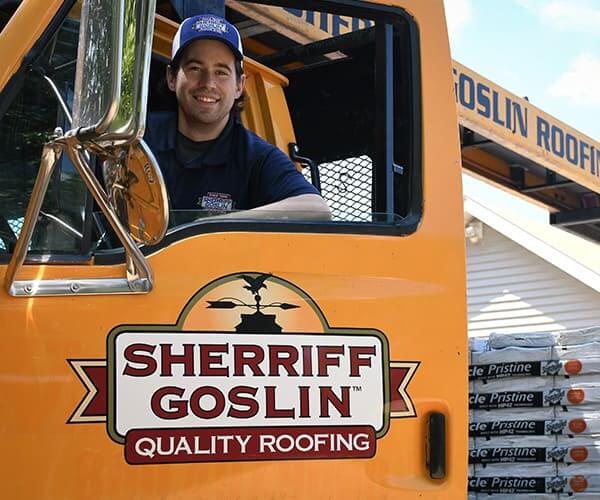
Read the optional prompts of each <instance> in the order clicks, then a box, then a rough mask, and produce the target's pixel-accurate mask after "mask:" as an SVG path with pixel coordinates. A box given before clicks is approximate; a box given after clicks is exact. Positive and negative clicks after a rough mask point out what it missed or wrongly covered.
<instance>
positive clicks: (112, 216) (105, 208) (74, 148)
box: [65, 131, 152, 292]
mask: <svg viewBox="0 0 600 500" xmlns="http://www.w3.org/2000/svg"><path fill="white" fill-rule="evenodd" d="M65 138H66V149H67V154H68V156H69V159H70V160H71V162H73V165H75V168H76V169H77V171H78V172H79V175H80V176H81V178H82V179H83V181H84V182H85V185H86V186H87V188H88V189H89V190H90V192H91V193H92V196H93V197H94V199H95V200H96V203H98V206H99V207H100V209H101V210H102V212H103V213H104V215H105V216H106V218H107V219H108V222H109V223H110V225H111V227H112V228H113V230H114V231H115V233H116V235H117V237H118V238H119V240H120V241H121V243H122V244H123V247H124V248H125V254H126V256H127V281H128V282H129V283H130V286H131V287H132V291H134V292H148V291H150V289H151V288H152V271H151V269H150V266H149V265H148V262H147V261H146V259H145V257H144V256H143V254H142V252H141V251H140V249H139V248H138V246H137V245H136V244H135V242H134V241H133V238H131V236H130V235H129V232H128V231H127V229H126V228H125V227H124V226H123V224H122V223H121V221H120V220H119V218H118V217H117V215H116V213H115V211H114V210H113V209H112V207H111V205H110V200H109V199H108V196H107V195H106V193H105V192H104V189H102V186H101V185H100V183H99V182H98V179H96V176H95V175H94V174H93V172H92V169H91V168H90V166H89V165H88V163H87V162H86V160H85V157H84V154H85V153H84V150H83V147H82V146H81V144H80V143H79V134H78V133H77V131H75V133H74V134H73V135H70V134H69V133H67V135H66V136H65Z"/></svg>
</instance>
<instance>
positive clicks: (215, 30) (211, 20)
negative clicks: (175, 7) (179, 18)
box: [171, 14, 244, 61]
mask: <svg viewBox="0 0 600 500" xmlns="http://www.w3.org/2000/svg"><path fill="white" fill-rule="evenodd" d="M205 39H211V40H219V41H221V42H223V43H224V44H226V45H227V46H228V47H229V48H230V49H231V51H232V52H233V55H234V56H235V58H236V59H238V60H240V61H242V60H243V59H244V51H243V49H242V37H241V36H240V32H239V31H238V30H237V28H236V27H235V26H234V25H233V24H231V23H230V22H228V21H226V20H225V19H223V18H222V17H219V16H215V15H213V14H203V15H200V16H192V17H188V18H187V19H185V20H184V21H183V22H182V23H181V24H180V25H179V29H178V30H177V33H176V34H175V38H173V45H172V47H171V61H173V60H174V59H175V58H176V57H177V56H178V55H180V54H181V52H182V51H183V49H185V47H187V46H188V45H189V44H190V43H192V42H194V41H196V40H205Z"/></svg>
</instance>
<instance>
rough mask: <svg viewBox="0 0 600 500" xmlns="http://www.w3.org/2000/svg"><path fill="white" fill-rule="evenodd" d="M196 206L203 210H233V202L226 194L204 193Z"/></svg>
mask: <svg viewBox="0 0 600 500" xmlns="http://www.w3.org/2000/svg"><path fill="white" fill-rule="evenodd" d="M198 204H199V205H200V206H201V207H202V208H203V209H205V210H233V200H232V199H231V195H230V194H227V193H206V194H205V195H204V196H202V197H201V198H200V199H199V200H198Z"/></svg>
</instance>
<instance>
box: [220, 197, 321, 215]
mask: <svg viewBox="0 0 600 500" xmlns="http://www.w3.org/2000/svg"><path fill="white" fill-rule="evenodd" d="M217 217H218V218H227V219H238V218H239V219H279V220H281V219H284V220H285V219H288V220H331V210H329V207H328V206H327V203H325V200H324V199H323V198H321V196H319V195H318V194H301V195H299V196H292V197H291V198H286V199H285V200H281V201H276V202H275V203H270V204H269V205H263V206H262V207H257V208H252V209H250V210H244V211H242V212H232V213H229V214H225V215H219V216H217Z"/></svg>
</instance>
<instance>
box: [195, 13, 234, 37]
mask: <svg viewBox="0 0 600 500" xmlns="http://www.w3.org/2000/svg"><path fill="white" fill-rule="evenodd" d="M192 29H193V30H195V31H198V32H199V33H201V32H203V31H212V32H214V33H227V31H228V27H227V25H226V24H225V23H224V22H223V21H222V20H220V19H219V18H216V17H205V18H202V19H198V20H197V21H196V22H195V23H194V24H193V25H192Z"/></svg>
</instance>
